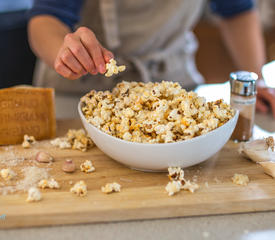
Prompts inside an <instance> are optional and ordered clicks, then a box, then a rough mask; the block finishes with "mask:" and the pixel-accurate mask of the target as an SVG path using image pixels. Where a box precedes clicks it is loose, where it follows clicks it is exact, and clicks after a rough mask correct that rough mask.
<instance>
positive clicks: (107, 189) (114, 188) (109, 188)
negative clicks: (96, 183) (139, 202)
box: [101, 182, 121, 193]
mask: <svg viewBox="0 0 275 240" xmlns="http://www.w3.org/2000/svg"><path fill="white" fill-rule="evenodd" d="M120 189H121V186H120V184H118V183H116V182H114V183H107V184H106V185H105V186H104V187H101V191H102V192H103V193H113V192H120Z"/></svg>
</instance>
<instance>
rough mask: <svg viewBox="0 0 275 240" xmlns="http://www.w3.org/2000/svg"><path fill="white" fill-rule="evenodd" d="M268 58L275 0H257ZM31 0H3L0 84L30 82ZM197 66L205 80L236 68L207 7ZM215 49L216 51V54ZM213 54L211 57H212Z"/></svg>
mask: <svg viewBox="0 0 275 240" xmlns="http://www.w3.org/2000/svg"><path fill="white" fill-rule="evenodd" d="M257 5H258V8H259V11H260V16H261V21H262V26H263V34H264V38H265V42H266V51H267V53H266V54H267V60H268V61H271V60H274V59H275V0H258V1H257ZM31 6H32V0H0V50H1V54H0V63H1V65H0V88H5V87H10V86H14V85H17V84H31V83H32V77H33V71H34V67H35V62H36V58H35V56H34V54H33V53H32V52H31V50H30V47H29V44H28V40H27V18H26V12H27V11H28V9H30V8H31ZM195 34H196V35H197V38H198V40H199V43H200V46H199V49H198V52H197V56H196V58H197V66H198V69H199V70H200V72H201V73H202V75H203V76H204V77H205V80H206V82H207V83H208V82H212V83H213V82H215V83H217V82H224V81H225V80H227V76H228V75H229V73H230V72H232V71H234V70H236V68H235V66H234V65H233V62H232V60H231V58H230V56H229V54H228V52H227V50H226V48H225V46H224V44H223V42H222V40H221V36H220V33H219V31H218V29H217V28H216V26H215V17H214V16H213V15H212V14H211V12H210V11H209V9H208V7H207V6H206V7H205V10H204V12H203V14H202V18H201V20H200V22H199V23H198V25H197V26H196V28H195ZM213 53H214V54H213ZM209 56H211V61H209V59H210V58H209Z"/></svg>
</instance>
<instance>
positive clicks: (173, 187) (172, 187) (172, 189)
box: [165, 181, 181, 196]
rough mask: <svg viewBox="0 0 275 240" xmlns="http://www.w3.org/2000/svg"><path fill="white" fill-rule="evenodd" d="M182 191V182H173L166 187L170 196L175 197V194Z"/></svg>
mask: <svg viewBox="0 0 275 240" xmlns="http://www.w3.org/2000/svg"><path fill="white" fill-rule="evenodd" d="M180 189H181V183H180V181H171V182H168V184H167V185H166V187H165V190H166V191H167V192H168V196H173V195H174V194H175V193H177V192H179V191H180Z"/></svg>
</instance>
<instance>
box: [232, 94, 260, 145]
mask: <svg viewBox="0 0 275 240" xmlns="http://www.w3.org/2000/svg"><path fill="white" fill-rule="evenodd" d="M230 104H231V106H232V107H233V108H234V109H237V110H239V111H240V114H239V119H238V122H237V125H236V128H235V130H234V132H233V134H232V136H231V139H233V140H238V141H248V140H249V139H250V138H251V137H252V134H253V126H254V119H255V104H256V95H255V96H248V97H246V96H239V95H237V94H234V93H231V97H230Z"/></svg>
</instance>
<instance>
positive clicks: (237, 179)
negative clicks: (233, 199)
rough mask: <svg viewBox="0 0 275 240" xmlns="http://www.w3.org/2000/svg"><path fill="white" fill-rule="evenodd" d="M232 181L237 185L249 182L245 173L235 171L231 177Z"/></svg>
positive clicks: (244, 184)
mask: <svg viewBox="0 0 275 240" xmlns="http://www.w3.org/2000/svg"><path fill="white" fill-rule="evenodd" d="M232 181H233V183H235V184H237V185H241V186H246V185H247V184H248V182H249V178H248V176H247V175H245V174H238V173H235V174H234V176H233V177H232Z"/></svg>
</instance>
